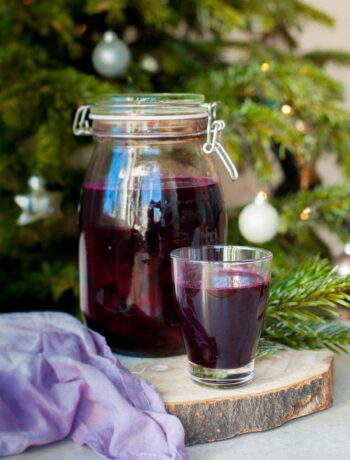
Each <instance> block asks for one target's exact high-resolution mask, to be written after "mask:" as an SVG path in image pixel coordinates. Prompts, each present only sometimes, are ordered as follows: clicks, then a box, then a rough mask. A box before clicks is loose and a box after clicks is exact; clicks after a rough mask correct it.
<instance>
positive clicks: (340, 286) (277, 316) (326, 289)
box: [258, 257, 350, 356]
mask: <svg viewBox="0 0 350 460" xmlns="http://www.w3.org/2000/svg"><path fill="white" fill-rule="evenodd" d="M339 307H345V308H350V277H339V276H338V275H337V273H336V270H335V267H333V266H332V265H331V264H330V263H329V262H328V261H327V260H324V259H320V258H319V257H316V258H314V259H313V260H310V261H307V262H305V263H304V264H302V265H301V266H299V267H298V268H297V269H295V270H293V271H292V272H288V271H287V270H286V271H285V272H284V273H283V272H280V273H279V277H278V279H276V280H275V281H274V282H273V283H272V287H271V294H270V301H269V305H268V308H267V312H266V319H265V328H264V332H263V339H262V341H261V344H260V346H259V354H258V356H265V355H267V354H271V353H273V352H275V351H276V350H277V349H278V348H276V344H281V345H286V346H288V347H292V348H296V349H310V350H318V349H321V348H328V349H329V350H332V351H334V352H336V353H337V352H347V347H348V345H350V328H349V327H347V326H346V325H344V324H342V323H340V322H338V321H335V320H336V319H338V318H339V310H338V308H339Z"/></svg>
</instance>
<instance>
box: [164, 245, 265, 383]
mask: <svg viewBox="0 0 350 460" xmlns="http://www.w3.org/2000/svg"><path fill="white" fill-rule="evenodd" d="M170 257H171V262H172V274H173V283H174V293H175V300H176V308H177V313H178V317H179V320H180V326H181V330H182V335H183V339H184V342H185V347H186V352H187V357H188V361H189V373H190V376H191V378H192V379H193V380H194V381H196V382H198V383H201V384H206V385H211V386H215V387H220V388H225V387H232V386H235V385H242V384H244V383H248V382H250V381H251V380H252V378H253V375H254V360H255V353H256V349H257V346H258V342H259V338H260V334H261V329H262V325H263V321H264V316H265V310H266V305H267V301H268V297H269V285H270V281H271V265H272V254H271V252H269V251H267V250H265V249H259V248H252V247H246V246H202V247H185V248H180V249H176V250H174V251H172V252H171V254H170Z"/></svg>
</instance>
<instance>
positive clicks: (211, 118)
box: [203, 102, 238, 181]
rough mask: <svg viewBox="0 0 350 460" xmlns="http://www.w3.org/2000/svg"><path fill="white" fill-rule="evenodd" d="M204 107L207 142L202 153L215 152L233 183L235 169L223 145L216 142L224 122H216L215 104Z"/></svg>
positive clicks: (236, 172)
mask: <svg viewBox="0 0 350 460" xmlns="http://www.w3.org/2000/svg"><path fill="white" fill-rule="evenodd" d="M206 106H207V109H208V125H207V141H206V143H205V144H204V145H203V151H204V153H206V154H207V155H210V154H211V153H213V152H216V153H217V154H218V155H219V157H220V160H221V161H222V162H223V164H224V166H225V168H226V170H227V172H228V174H229V176H230V178H231V180H233V181H235V180H237V179H238V171H237V168H236V166H235V164H234V163H233V161H232V159H231V157H230V155H229V154H228V153H227V151H226V150H225V148H224V147H223V145H222V144H221V143H220V142H219V141H218V135H219V133H220V132H221V131H223V130H224V128H225V126H226V125H225V122H224V121H223V120H216V107H217V102H210V103H208V104H206Z"/></svg>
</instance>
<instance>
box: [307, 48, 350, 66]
mask: <svg viewBox="0 0 350 460" xmlns="http://www.w3.org/2000/svg"><path fill="white" fill-rule="evenodd" d="M303 58H304V59H308V60H310V61H312V62H313V63H314V64H316V65H319V66H324V65H325V64H328V63H330V62H331V63H334V64H342V65H350V53H348V52H347V51H339V50H316V51H310V52H308V53H305V54H304V55H303Z"/></svg>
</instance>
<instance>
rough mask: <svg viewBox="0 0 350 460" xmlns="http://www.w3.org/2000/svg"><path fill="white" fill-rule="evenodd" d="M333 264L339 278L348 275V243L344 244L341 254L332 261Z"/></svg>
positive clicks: (349, 271) (349, 270) (349, 258)
mask: <svg viewBox="0 0 350 460" xmlns="http://www.w3.org/2000/svg"><path fill="white" fill-rule="evenodd" d="M333 263H334V264H335V265H336V267H337V273H338V275H339V276H349V275H350V243H346V244H345V245H344V250H343V254H342V255H341V256H340V257H337V258H336V259H334V261H333Z"/></svg>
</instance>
